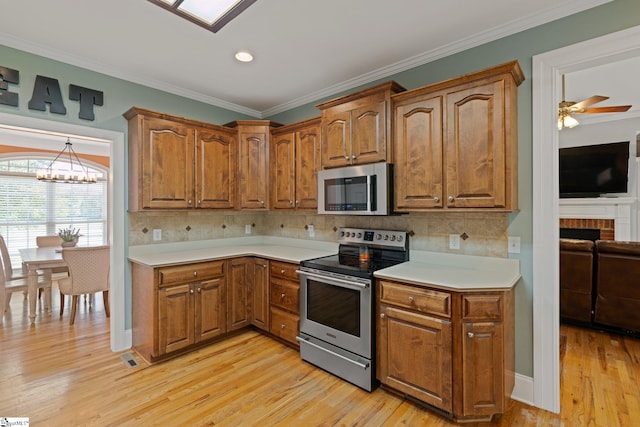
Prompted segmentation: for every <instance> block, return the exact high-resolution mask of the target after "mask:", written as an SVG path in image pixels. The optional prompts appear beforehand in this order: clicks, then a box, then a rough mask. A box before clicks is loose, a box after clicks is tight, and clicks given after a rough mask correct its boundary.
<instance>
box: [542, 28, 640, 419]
mask: <svg viewBox="0 0 640 427" xmlns="http://www.w3.org/2000/svg"><path fill="white" fill-rule="evenodd" d="M636 56H640V26H639V27H633V28H630V29H627V30H623V31H619V32H616V33H612V34H609V35H606V36H602V37H598V38H595V39H592V40H587V41H584V42H581V43H577V44H575V45H571V46H567V47H564V48H560V49H557V50H554V51H551V52H546V53H544V54H540V55H536V56H534V57H533V72H532V80H533V92H532V94H533V95H532V96H533V117H532V125H533V144H532V145H533V150H532V160H533V179H532V180H533V272H534V277H533V325H534V330H533V349H534V354H533V372H534V384H533V386H534V390H533V393H534V404H535V405H536V406H538V407H540V408H543V409H546V410H549V411H553V412H556V413H557V412H559V411H560V359H559V357H560V356H559V346H560V344H559V343H560V337H559V335H560V316H559V306H560V302H559V299H560V298H559V293H560V291H559V287H560V286H559V279H558V277H559V257H560V254H559V248H558V239H559V229H558V223H559V207H558V198H559V197H558V196H559V195H558V147H559V143H558V130H557V128H556V122H557V110H556V106H557V105H558V103H559V102H560V101H561V98H562V94H561V90H562V89H561V76H562V74H564V73H569V72H574V71H578V70H583V69H587V68H590V67H594V66H597V65H602V64H605V63H609V62H615V61H620V60H622V59H625V58H630V57H636Z"/></svg>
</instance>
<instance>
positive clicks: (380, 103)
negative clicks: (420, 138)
mask: <svg viewBox="0 0 640 427" xmlns="http://www.w3.org/2000/svg"><path fill="white" fill-rule="evenodd" d="M403 90H405V89H404V88H403V87H402V86H400V85H398V84H397V83H396V82H393V81H390V82H387V83H383V84H381V85H378V86H374V87H371V88H368V89H364V90H362V91H359V92H356V93H353V94H350V95H346V96H343V97H340V98H337V99H334V100H331V101H327V102H323V103H321V104H318V105H317V107H318V108H319V109H320V110H321V134H322V167H323V168H331V167H339V166H348V165H357V164H365V163H375V162H381V161H382V162H383V161H387V162H388V163H393V153H392V150H391V148H392V146H391V110H390V108H391V107H390V98H391V95H392V94H394V93H398V92H401V91H403Z"/></svg>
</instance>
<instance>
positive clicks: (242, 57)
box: [236, 50, 253, 62]
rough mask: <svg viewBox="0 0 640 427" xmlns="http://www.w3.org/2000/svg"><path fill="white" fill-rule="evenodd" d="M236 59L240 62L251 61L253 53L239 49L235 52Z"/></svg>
mask: <svg viewBox="0 0 640 427" xmlns="http://www.w3.org/2000/svg"><path fill="white" fill-rule="evenodd" d="M236 59H237V60H238V61H240V62H251V61H253V55H251V54H250V53H249V52H247V51H246V50H241V51H239V52H237V53H236Z"/></svg>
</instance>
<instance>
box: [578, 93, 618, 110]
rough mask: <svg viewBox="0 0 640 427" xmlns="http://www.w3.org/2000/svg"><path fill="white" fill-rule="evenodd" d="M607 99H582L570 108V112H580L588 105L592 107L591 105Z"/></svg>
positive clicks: (606, 97)
mask: <svg viewBox="0 0 640 427" xmlns="http://www.w3.org/2000/svg"><path fill="white" fill-rule="evenodd" d="M607 99H609V97H608V96H600V95H593V96H590V97H589V98H587V99H584V100H582V101H580V102H578V103H575V104H573V105H572V106H571V109H572V110H580V109H583V108H585V107H588V106H589V105H593V104H597V103H598V102H602V101H605V100H607Z"/></svg>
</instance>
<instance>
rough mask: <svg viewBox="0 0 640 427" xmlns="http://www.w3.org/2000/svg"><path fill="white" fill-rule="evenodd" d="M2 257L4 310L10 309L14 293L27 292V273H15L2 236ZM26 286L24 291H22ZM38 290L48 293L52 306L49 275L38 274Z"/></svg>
mask: <svg viewBox="0 0 640 427" xmlns="http://www.w3.org/2000/svg"><path fill="white" fill-rule="evenodd" d="M0 257H1V258H2V276H3V277H4V280H5V282H6V285H5V291H3V294H4V303H3V305H2V307H3V310H7V309H8V308H9V304H10V302H11V295H13V293H14V292H19V291H22V292H24V293H25V294H26V292H27V273H26V272H25V271H14V270H13V267H12V266H11V257H10V256H9V249H8V248H7V243H6V242H5V240H4V237H2V236H0ZM23 285H24V289H21V288H22V286H23ZM38 288H39V289H42V288H44V289H45V290H46V291H47V293H46V304H47V306H50V305H51V278H50V277H49V276H48V275H43V274H38Z"/></svg>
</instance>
